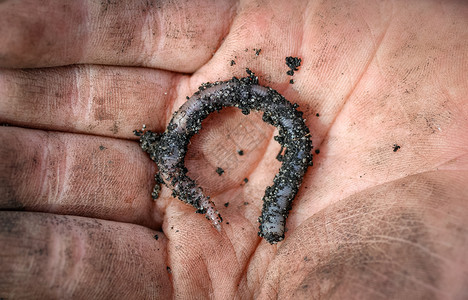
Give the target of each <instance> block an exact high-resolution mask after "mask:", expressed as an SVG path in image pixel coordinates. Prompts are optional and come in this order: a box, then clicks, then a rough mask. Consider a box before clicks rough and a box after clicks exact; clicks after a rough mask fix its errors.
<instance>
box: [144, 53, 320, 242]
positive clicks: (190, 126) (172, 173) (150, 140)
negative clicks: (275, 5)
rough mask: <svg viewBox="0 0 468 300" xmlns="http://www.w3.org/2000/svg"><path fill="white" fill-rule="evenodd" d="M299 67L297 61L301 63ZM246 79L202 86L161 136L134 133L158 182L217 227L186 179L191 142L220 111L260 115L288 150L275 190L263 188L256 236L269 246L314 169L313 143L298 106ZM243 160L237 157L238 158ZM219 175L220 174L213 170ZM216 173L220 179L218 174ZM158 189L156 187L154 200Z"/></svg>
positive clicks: (201, 196)
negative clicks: (311, 167) (230, 109)
mask: <svg viewBox="0 0 468 300" xmlns="http://www.w3.org/2000/svg"><path fill="white" fill-rule="evenodd" d="M299 63H300V60H299ZM247 73H248V74H249V76H247V77H244V78H240V79H238V78H236V77H233V78H232V79H231V80H228V81H222V82H215V83H205V84H202V85H201V86H200V87H199V91H197V92H196V93H195V94H194V95H193V96H192V97H190V98H189V99H188V101H187V102H186V103H185V104H184V105H182V107H181V108H180V109H179V110H178V111H177V112H176V113H174V115H173V118H172V120H171V122H170V123H169V125H168V126H167V129H166V131H165V132H164V133H163V134H157V133H153V132H151V131H146V132H145V133H144V134H142V132H141V131H138V132H137V131H136V132H135V134H137V135H139V136H140V144H141V147H142V149H143V150H144V151H146V152H148V153H149V155H150V157H151V159H152V160H153V161H155V162H156V164H157V165H158V168H159V173H158V174H157V175H156V180H157V181H158V183H160V182H163V183H164V184H165V185H166V186H168V187H169V188H171V189H172V190H173V196H174V197H178V198H179V199H181V200H182V201H184V202H185V203H188V204H190V205H192V206H194V207H195V208H196V209H197V212H199V213H205V214H206V217H207V219H209V220H211V221H212V222H213V224H214V225H215V227H217V228H218V229H219V228H220V227H219V226H220V225H219V224H220V223H221V221H222V219H221V216H220V215H219V214H218V212H217V211H216V210H215V208H214V204H213V202H211V200H209V197H207V196H205V195H204V194H203V192H202V190H201V188H200V187H198V186H197V184H196V183H195V181H194V180H192V179H191V178H189V177H188V176H187V169H186V167H185V165H184V159H185V154H186V153H187V146H188V144H189V141H190V138H191V137H192V136H193V135H194V134H196V133H197V132H198V131H199V130H200V129H201V123H202V121H203V119H205V118H206V117H207V116H208V115H209V114H210V113H212V112H214V111H219V110H221V109H222V108H223V107H229V106H234V107H238V108H239V109H241V110H242V113H244V114H245V115H248V114H249V113H250V111H251V110H258V111H262V112H263V113H264V114H263V121H265V122H266V123H269V124H271V125H273V126H276V127H277V128H278V129H279V135H278V136H276V137H275V140H276V141H278V143H279V144H280V145H281V147H282V148H284V149H286V150H285V151H284V153H283V154H282V155H279V156H278V159H279V160H281V161H282V162H283V165H282V166H281V168H280V170H279V173H278V174H277V175H276V176H275V178H274V180H273V185H272V186H269V187H267V189H266V191H265V196H264V197H263V209H262V215H261V216H260V217H259V222H260V231H259V235H260V236H261V237H263V238H265V239H266V240H267V241H268V242H270V243H271V244H273V243H277V242H279V241H281V240H283V238H284V231H285V223H286V218H287V216H288V213H289V210H290V209H291V203H292V201H293V199H294V197H295V195H296V193H297V191H298V189H299V186H300V185H301V183H302V177H303V176H304V174H305V172H306V171H307V168H308V167H309V165H311V164H312V154H311V150H312V142H311V140H310V133H309V129H308V128H307V126H306V125H305V122H304V119H303V118H302V112H300V111H298V110H297V107H298V105H297V104H292V103H290V102H289V101H288V100H286V99H285V98H284V97H283V96H282V95H281V94H279V93H278V92H277V91H275V90H273V89H271V88H266V87H262V86H260V85H258V78H257V77H256V76H255V75H254V74H253V73H252V72H251V71H250V70H247ZM239 154H240V155H241V153H239ZM217 172H218V174H220V173H221V174H222V172H221V171H220V170H217ZM221 174H220V175H221ZM158 190H159V188H155V190H154V192H153V196H155V195H157V192H158Z"/></svg>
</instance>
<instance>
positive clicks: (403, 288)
mask: <svg viewBox="0 0 468 300" xmlns="http://www.w3.org/2000/svg"><path fill="white" fill-rule="evenodd" d="M163 2H164V1H163ZM0 12H1V15H2V18H1V20H0V32H1V34H0V36H2V41H0V66H1V67H3V69H2V70H1V71H0V105H1V108H0V122H2V123H6V124H10V125H11V126H7V127H0V132H1V136H2V139H1V140H2V144H1V151H2V158H1V165H0V174H1V182H2V184H1V186H0V187H1V190H2V193H3V195H4V197H3V198H2V200H1V202H0V207H1V208H2V211H1V212H0V222H1V223H2V226H1V230H0V249H1V252H0V253H1V254H2V256H1V260H0V270H1V271H0V297H3V298H7V299H8V298H26V297H29V298H30V297H35V298H50V297H56V298H90V297H93V298H116V297H124V296H128V297H131V298H163V299H164V298H169V297H177V298H206V297H212V298H223V299H229V298H273V297H275V298H276V297H281V298H332V297H334V298H379V297H380V298H429V297H435V298H463V297H466V296H467V291H466V288H465V286H466V284H464V283H466V281H467V279H468V274H467V271H466V270H468V255H467V254H466V253H467V251H466V250H467V238H468V232H467V229H466V228H468V227H467V225H468V224H467V223H468V218H466V216H467V215H468V214H467V212H468V204H467V201H466V199H467V197H468V189H467V187H466V184H465V183H466V182H467V180H468V174H467V172H466V169H467V166H468V155H467V149H468V131H467V130H466V128H468V117H467V116H468V102H467V99H466V95H467V92H468V91H467V90H468V86H467V82H468V80H467V78H466V76H467V75H466V74H468V72H467V69H468V66H467V64H466V54H465V53H467V48H468V46H467V44H466V36H467V29H466V28H468V26H466V25H467V24H466V23H467V21H466V20H467V18H466V16H467V15H468V8H467V6H466V5H465V4H463V3H461V2H456V1H452V2H445V3H442V4H441V3H435V2H428V1H425V2H422V1H420V2H414V3H411V4H406V3H395V2H392V3H387V2H383V3H371V4H369V3H363V2H352V3H347V4H345V3H343V2H341V3H340V4H333V3H318V2H317V3H316V2H305V1H299V0H298V1H296V2H295V3H292V2H287V3H285V2H284V1H277V3H272V2H267V3H264V4H261V3H254V2H247V3H245V2H243V3H237V2H231V3H228V2H220V1H218V2H216V1H212V3H207V2H204V1H199V2H197V3H196V2H195V1H192V2H189V3H174V2H170V3H169V2H168V3H162V4H159V3H158V4H157V3H152V2H146V3H137V2H132V3H131V4H128V3H114V2H109V1H107V2H96V3H83V2H76V3H75V2H72V1H70V2H69V3H64V2H63V1H46V2H45V3H43V4H42V6H41V7H37V3H34V2H32V3H30V2H27V1H15V2H11V1H6V2H2V3H0ZM259 49H261V51H260V52H259V51H258V50H259ZM257 53H258V55H257ZM286 56H298V57H300V58H302V66H301V67H300V68H299V71H298V72H296V73H295V74H294V76H293V77H292V78H293V79H294V81H295V82H294V84H289V80H290V79H291V77H290V76H288V75H286V71H287V70H288V68H287V67H286V65H285V64H284V58H285V57H286ZM464 58H465V59H464ZM231 60H234V62H235V64H234V65H231ZM245 68H250V69H251V70H253V71H254V72H255V73H256V75H257V76H259V80H260V83H261V84H264V85H267V86H271V87H273V88H275V89H276V90H278V91H279V92H281V93H282V94H283V95H284V96H285V97H286V98H287V99H288V100H290V101H291V102H296V103H298V104H299V105H300V107H299V110H301V111H303V112H304V117H305V118H306V119H307V125H308V126H309V128H310V130H311V133H312V141H313V144H314V147H315V150H318V149H320V154H318V155H315V156H314V166H313V167H312V168H309V171H308V173H307V174H306V176H305V178H304V182H303V184H302V186H301V188H300V191H299V194H298V195H297V197H296V199H295V201H294V203H293V209H292V211H291V212H290V216H289V218H288V220H287V228H288V229H289V231H288V232H287V233H286V238H285V240H284V241H283V242H281V243H279V244H277V245H273V246H272V245H270V244H268V243H267V242H265V241H264V240H262V239H260V238H259V237H258V236H257V231H258V223H257V217H258V216H259V215H260V210H261V205H262V203H261V199H262V196H263V193H264V189H265V187H266V186H267V185H269V184H271V182H272V180H273V176H274V175H275V173H276V172H277V169H278V167H279V166H280V163H279V162H278V161H276V160H275V157H276V154H277V153H278V151H279V145H278V144H277V143H276V142H275V141H274V140H273V135H274V134H275V132H274V129H273V128H272V127H271V126H269V125H267V124H265V123H263V122H262V121H261V115H259V114H253V115H249V116H247V117H246V116H243V115H242V114H241V113H240V112H239V111H237V110H235V109H226V110H223V111H221V113H220V114H213V115H211V116H210V117H209V118H208V119H207V120H206V121H205V122H204V123H203V129H202V131H201V132H200V133H199V134H198V135H196V136H194V137H193V138H192V141H191V145H190V149H189V153H188V155H187V158H186V165H187V168H188V169H189V172H190V173H189V175H190V176H191V177H192V178H194V179H196V180H197V182H199V183H200V185H201V186H203V187H204V190H205V191H206V193H207V194H208V195H210V196H211V197H212V199H213V201H214V202H215V204H216V206H217V208H218V209H219V210H220V212H221V215H222V216H223V218H224V222H223V224H222V232H221V233H218V232H217V231H216V230H215V229H214V228H213V227H212V226H211V224H210V223H209V222H208V221H207V220H205V218H204V216H203V215H200V214H195V213H194V209H193V208H192V207H190V206H187V205H185V204H184V203H182V202H181V201H179V200H176V199H174V198H172V197H171V191H170V190H168V189H166V188H163V190H162V194H161V196H160V198H159V199H158V200H157V201H155V202H153V201H152V200H150V196H149V195H150V192H151V189H152V186H153V185H154V179H153V175H154V173H156V171H157V170H156V166H155V165H154V163H152V162H151V161H150V160H149V158H148V157H147V156H146V155H145V154H144V153H143V152H142V151H141V149H140V148H139V146H138V144H137V142H136V138H135V137H134V136H133V134H132V131H133V130H134V129H138V128H141V126H142V124H145V125H146V127H147V128H148V129H151V130H154V131H163V130H164V128H165V126H166V125H167V123H168V121H169V119H170V117H171V114H172V113H173V112H174V111H175V110H176V109H177V108H178V107H179V106H180V105H181V104H182V103H183V102H184V101H185V97H186V96H190V95H191V94H193V92H195V91H196V90H197V87H198V86H199V85H200V84H201V83H203V82H206V81H211V82H213V81H216V80H226V79H229V78H230V77H232V76H238V77H241V76H244V75H245ZM317 114H318V115H317ZM397 146H400V148H398V147H397ZM238 150H243V151H244V155H239V154H238V153H237V151H238ZM218 166H219V167H222V168H223V169H224V170H225V173H224V174H222V175H221V176H219V175H218V174H217V173H216V172H215V169H216V167H218ZM244 178H248V182H247V183H245V182H244ZM226 203H229V204H228V205H227V207H226V206H225V204H226ZM228 223H229V224H228ZM156 237H157V239H156Z"/></svg>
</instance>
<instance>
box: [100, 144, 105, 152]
mask: <svg viewBox="0 0 468 300" xmlns="http://www.w3.org/2000/svg"><path fill="white" fill-rule="evenodd" d="M105 149H107V148H106V147H104V146H103V145H101V146H99V150H101V151H102V150H105Z"/></svg>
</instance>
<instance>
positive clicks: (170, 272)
mask: <svg viewBox="0 0 468 300" xmlns="http://www.w3.org/2000/svg"><path fill="white" fill-rule="evenodd" d="M166 270H167V273H169V274H172V270H171V268H169V266H167V267H166Z"/></svg>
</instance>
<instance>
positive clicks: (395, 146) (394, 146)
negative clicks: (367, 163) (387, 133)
mask: <svg viewBox="0 0 468 300" xmlns="http://www.w3.org/2000/svg"><path fill="white" fill-rule="evenodd" d="M400 148H401V146H399V145H397V144H393V152H397V151H398V150H400Z"/></svg>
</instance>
